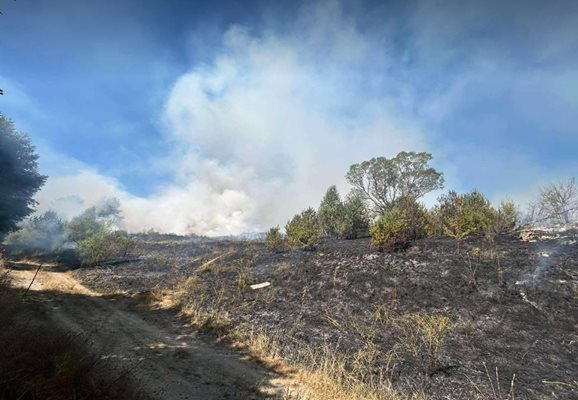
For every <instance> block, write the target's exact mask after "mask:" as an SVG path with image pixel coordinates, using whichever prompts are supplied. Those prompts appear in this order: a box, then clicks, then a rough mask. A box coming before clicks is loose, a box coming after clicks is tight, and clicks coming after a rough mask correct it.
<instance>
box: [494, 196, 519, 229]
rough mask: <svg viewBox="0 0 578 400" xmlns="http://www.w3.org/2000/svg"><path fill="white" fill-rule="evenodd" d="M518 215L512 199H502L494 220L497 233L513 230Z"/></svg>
mask: <svg viewBox="0 0 578 400" xmlns="http://www.w3.org/2000/svg"><path fill="white" fill-rule="evenodd" d="M519 215H520V212H519V210H518V207H517V206H516V204H515V203H514V202H513V201H511V200H506V201H502V203H501V204H500V207H499V208H498V215H497V218H496V221H495V230H496V231H497V233H506V232H511V231H513V230H514V228H515V227H516V225H517V224H518V220H519Z"/></svg>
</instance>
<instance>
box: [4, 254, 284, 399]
mask: <svg viewBox="0 0 578 400" xmlns="http://www.w3.org/2000/svg"><path fill="white" fill-rule="evenodd" d="M46 268H49V269H48V270H47V269H46ZM35 270H36V265H34V264H30V263H25V264H22V263H20V264H15V263H12V271H11V277H12V278H13V280H14V282H15V283H16V284H17V285H19V286H21V287H27V286H28V285H29V283H30V282H31V281H32V278H33V276H34V273H35ZM27 301H29V302H30V301H32V302H35V303H37V304H41V305H42V306H44V307H45V309H46V314H47V315H48V316H49V317H50V318H51V319H52V321H53V322H54V323H55V324H57V325H58V326H60V327H62V328H63V329H64V330H67V331H71V332H74V333H77V334H78V335H80V336H82V337H84V338H86V339H87V340H88V341H89V346H90V348H91V350H92V351H93V352H94V353H95V354H98V355H100V356H101V357H103V358H106V359H110V360H112V361H113V365H116V366H118V369H119V371H126V370H130V373H131V374H132V375H133V376H134V378H136V379H137V381H138V382H139V385H140V387H141V389H142V390H143V391H144V392H145V393H146V394H148V395H150V396H151V397H152V398H159V399H199V400H201V399H203V400H205V399H262V398H269V397H272V396H273V395H274V394H277V393H279V392H280V391H281V389H280V388H279V382H280V379H281V377H280V376H279V375H278V374H275V373H273V372H271V371H268V370H267V369H265V368H264V367H262V366H259V365H257V364H255V363H254V362H251V361H249V360H247V359H246V357H243V356H241V355H240V354H239V353H237V352H235V351H233V350H231V349H228V348H226V347H224V346H222V345H219V344H215V343H211V342H210V341H209V340H208V339H207V338H204V337H200V336H198V335H197V333H196V332H195V330H194V329H192V328H191V327H190V326H188V325H187V324H186V323H184V322H183V320H182V319H179V318H177V316H176V312H175V311H174V310H171V309H167V308H165V307H162V306H161V305H159V306H157V307H155V308H152V309H151V308H148V307H144V306H143V302H142V301H138V300H137V299H135V298H130V297H127V296H122V295H101V294H99V293H97V292H95V291H93V290H91V289H88V288H86V287H84V286H83V285H82V284H81V283H80V282H78V280H77V279H76V278H74V277H73V276H72V275H71V274H70V273H68V272H58V271H54V270H50V267H45V269H43V270H41V271H40V273H39V274H38V276H37V277H36V280H35V282H34V284H33V285H32V287H31V291H30V292H29V293H28V294H27Z"/></svg>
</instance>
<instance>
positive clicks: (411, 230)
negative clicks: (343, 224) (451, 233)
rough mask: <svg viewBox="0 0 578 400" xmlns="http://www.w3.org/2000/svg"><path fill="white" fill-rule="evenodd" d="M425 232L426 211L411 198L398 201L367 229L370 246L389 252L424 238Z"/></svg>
mask: <svg viewBox="0 0 578 400" xmlns="http://www.w3.org/2000/svg"><path fill="white" fill-rule="evenodd" d="M427 232H428V214H427V210H426V209H425V208H424V206H423V205H421V204H419V203H418V202H417V201H416V200H415V199H413V198H405V199H402V200H400V201H399V203H398V205H396V206H395V207H393V208H392V209H390V210H388V211H386V212H385V213H383V215H382V216H380V217H379V218H378V219H377V220H376V221H375V222H374V223H373V224H372V225H371V226H370V228H369V233H370V235H371V238H372V244H373V245H374V246H376V247H378V248H381V249H385V250H390V251H395V250H399V249H402V248H404V247H405V246H407V244H408V243H409V242H411V241H412V240H417V239H421V238H423V237H425V236H426V235H427Z"/></svg>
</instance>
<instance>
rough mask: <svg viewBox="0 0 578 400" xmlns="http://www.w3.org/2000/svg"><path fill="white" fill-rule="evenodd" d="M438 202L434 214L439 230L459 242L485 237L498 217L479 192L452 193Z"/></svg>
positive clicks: (443, 196) (441, 197)
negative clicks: (467, 238) (469, 238)
mask: <svg viewBox="0 0 578 400" xmlns="http://www.w3.org/2000/svg"><path fill="white" fill-rule="evenodd" d="M438 201H439V204H438V205H437V206H436V208H435V209H434V212H433V214H434V218H435V220H436V226H437V229H438V230H439V229H441V230H442V232H443V234H446V235H448V236H451V237H453V238H455V239H456V240H457V241H458V242H460V241H462V240H463V239H465V238H466V237H468V236H480V235H484V234H485V233H486V232H487V231H488V230H489V229H490V228H491V227H492V225H493V224H494V223H495V221H496V219H497V216H498V212H497V211H496V210H495V209H494V208H493V207H492V206H491V205H490V202H489V201H488V199H486V197H485V196H484V195H483V194H482V193H480V192H478V191H477V190H474V191H472V192H470V193H464V194H458V193H456V192H455V191H450V192H449V193H448V194H447V195H442V196H440V198H439V199H438Z"/></svg>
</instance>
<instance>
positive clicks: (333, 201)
mask: <svg viewBox="0 0 578 400" xmlns="http://www.w3.org/2000/svg"><path fill="white" fill-rule="evenodd" d="M317 215H318V217H319V224H320V225H321V229H322V230H323V233H324V234H325V235H327V236H330V237H339V236H342V234H343V233H344V232H343V231H344V229H346V227H345V225H346V221H345V209H344V207H343V203H342V202H341V198H340V197H339V192H337V188H336V187H335V185H333V186H331V187H330V188H329V189H327V192H326V193H325V196H324V197H323V200H322V201H321V204H320V205H319V211H318V212H317ZM340 234H341V235H340Z"/></svg>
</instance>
